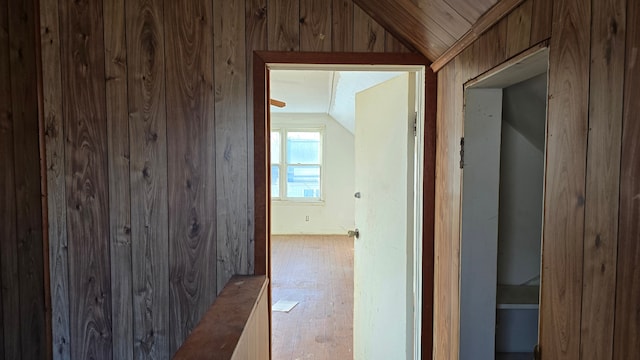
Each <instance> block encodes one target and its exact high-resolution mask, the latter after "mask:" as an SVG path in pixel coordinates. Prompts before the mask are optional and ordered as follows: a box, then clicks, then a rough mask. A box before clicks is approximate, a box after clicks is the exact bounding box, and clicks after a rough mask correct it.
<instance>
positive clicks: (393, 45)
mask: <svg viewBox="0 0 640 360" xmlns="http://www.w3.org/2000/svg"><path fill="white" fill-rule="evenodd" d="M384 52H388V53H406V52H411V50H409V49H408V48H407V47H406V46H405V45H404V44H403V43H402V42H401V41H400V40H398V39H397V38H396V37H395V36H393V35H392V34H391V33H390V32H386V33H385V37H384Z"/></svg>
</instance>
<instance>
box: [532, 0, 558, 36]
mask: <svg viewBox="0 0 640 360" xmlns="http://www.w3.org/2000/svg"><path fill="white" fill-rule="evenodd" d="M552 19H553V0H533V7H532V9H531V40H530V41H529V45H530V46H533V45H535V44H537V43H539V42H541V41H543V40H546V39H548V38H550V37H551V21H552Z"/></svg>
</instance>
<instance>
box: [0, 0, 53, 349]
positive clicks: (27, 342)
mask: <svg viewBox="0 0 640 360" xmlns="http://www.w3.org/2000/svg"><path fill="white" fill-rule="evenodd" d="M35 16H36V12H35V7H34V2H33V1H15V0H12V1H9V11H8V17H9V34H10V38H9V39H10V41H9V46H10V49H9V57H10V62H11V65H10V66H11V96H12V99H13V101H12V115H13V116H12V118H13V145H14V163H15V165H16V167H15V172H14V174H15V185H16V187H15V189H16V190H15V191H16V195H15V196H16V236H17V238H16V240H17V243H18V274H19V284H20V285H19V289H20V308H19V313H20V322H21V326H20V331H21V336H20V338H21V351H22V356H23V357H24V358H25V359H37V358H43V357H44V356H45V354H46V334H45V301H44V259H43V248H42V246H43V243H42V201H41V199H40V152H39V138H38V121H39V117H38V105H37V104H38V93H37V79H36V72H37V65H36V52H35V51H36V34H35V31H36V29H37V27H36V19H35Z"/></svg>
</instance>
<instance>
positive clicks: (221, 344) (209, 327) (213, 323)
mask: <svg viewBox="0 0 640 360" xmlns="http://www.w3.org/2000/svg"><path fill="white" fill-rule="evenodd" d="M267 284H268V280H267V279H266V278H265V276H234V277H233V278H231V279H229V283H228V284H226V286H224V287H223V291H222V292H221V293H220V296H219V297H218V299H216V302H215V303H213V305H211V307H210V308H209V309H208V310H207V312H206V314H204V316H203V318H202V321H200V323H199V324H198V327H197V328H196V329H195V330H194V331H193V333H192V334H191V335H190V336H189V338H188V339H187V341H185V343H184V345H183V346H182V347H181V348H180V350H179V351H178V352H177V353H176V356H175V358H174V359H176V360H186V359H194V360H195V359H203V360H204V359H211V358H212V354H215V356H213V358H214V359H232V358H233V357H232V355H233V354H234V351H235V350H236V346H237V345H238V341H239V340H240V338H241V336H242V334H243V332H244V331H245V330H247V331H250V330H252V329H247V328H246V326H247V325H249V324H251V318H252V317H253V316H255V315H257V314H256V313H255V311H256V310H257V309H258V310H261V311H265V310H267V309H265V307H264V306H263V307H259V308H256V304H258V302H260V300H262V299H263V298H264V294H265V293H266V292H267ZM267 311H268V310H267ZM262 334H263V335H266V334H264V333H262ZM263 355H264V354H263ZM259 358H260V359H262V357H259ZM247 359H253V358H250V357H247Z"/></svg>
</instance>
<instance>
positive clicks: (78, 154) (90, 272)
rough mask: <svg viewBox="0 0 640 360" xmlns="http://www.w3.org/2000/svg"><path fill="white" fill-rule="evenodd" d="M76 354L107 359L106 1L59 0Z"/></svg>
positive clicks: (72, 325)
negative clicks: (104, 32)
mask: <svg viewBox="0 0 640 360" xmlns="http://www.w3.org/2000/svg"><path fill="white" fill-rule="evenodd" d="M60 14H61V15H60V39H61V56H62V59H61V60H62V61H61V63H62V69H63V72H64V74H65V76H63V77H62V79H63V86H62V88H63V94H64V97H63V109H64V114H63V115H64V128H65V154H66V156H65V173H66V189H67V191H66V195H67V198H66V205H67V235H68V237H69V242H68V246H69V291H70V294H72V296H70V297H69V300H70V311H69V314H70V335H71V341H72V342H73V343H74V345H73V346H72V347H71V357H72V358H110V357H111V354H112V352H111V351H112V348H111V342H112V333H111V321H110V320H111V279H110V270H109V217H108V216H109V209H108V204H109V197H108V196H109V195H108V184H107V183H106V181H107V179H108V168H107V144H106V143H107V136H106V135H107V134H106V121H105V116H104V114H105V103H104V102H105V100H104V99H105V92H104V81H105V76H104V44H103V25H102V23H103V20H102V6H100V4H97V3H83V2H74V1H62V2H61V3H60Z"/></svg>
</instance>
